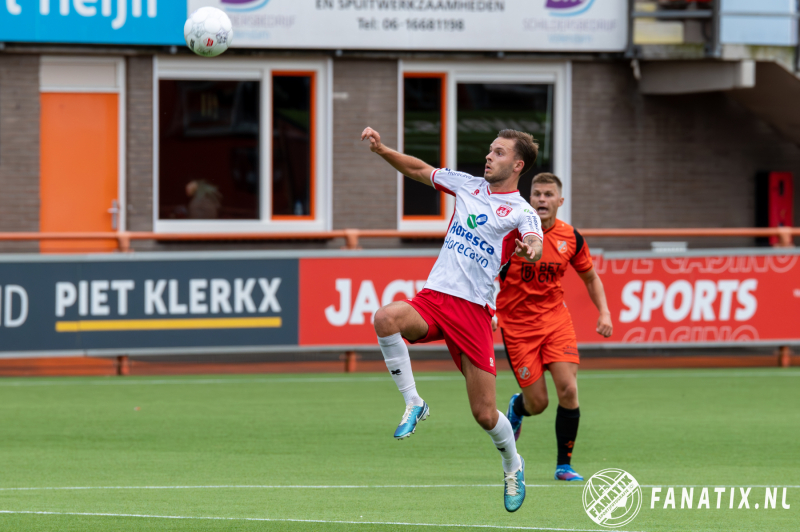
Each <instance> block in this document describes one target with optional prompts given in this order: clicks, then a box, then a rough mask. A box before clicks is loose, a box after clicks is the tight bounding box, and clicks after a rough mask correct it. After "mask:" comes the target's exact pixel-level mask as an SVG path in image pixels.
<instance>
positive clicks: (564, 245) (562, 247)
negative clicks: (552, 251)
mask: <svg viewBox="0 0 800 532" xmlns="http://www.w3.org/2000/svg"><path fill="white" fill-rule="evenodd" d="M558 252H559V253H566V252H567V243H566V242H564V241H563V240H559V241H558Z"/></svg>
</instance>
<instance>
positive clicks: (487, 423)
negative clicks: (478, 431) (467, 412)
mask: <svg viewBox="0 0 800 532" xmlns="http://www.w3.org/2000/svg"><path fill="white" fill-rule="evenodd" d="M496 413H497V410H496V409H493V408H473V409H472V417H474V418H475V421H477V422H478V425H480V426H481V427H483V429H484V430H492V429H493V428H494V426H495V425H496V424H497V420H496V419H495V418H494V416H495V415H496Z"/></svg>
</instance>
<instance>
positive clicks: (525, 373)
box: [517, 366, 531, 380]
mask: <svg viewBox="0 0 800 532" xmlns="http://www.w3.org/2000/svg"><path fill="white" fill-rule="evenodd" d="M517 373H519V378H520V379H522V380H525V379H527V378H529V377H530V376H531V370H529V369H528V368H527V367H525V366H523V367H521V368H519V371H517Z"/></svg>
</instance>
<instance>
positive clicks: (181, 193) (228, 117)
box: [158, 79, 261, 220]
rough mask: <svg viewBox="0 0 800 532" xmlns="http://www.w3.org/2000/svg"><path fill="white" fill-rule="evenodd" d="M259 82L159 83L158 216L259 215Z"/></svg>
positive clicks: (216, 217) (252, 217)
mask: <svg viewBox="0 0 800 532" xmlns="http://www.w3.org/2000/svg"><path fill="white" fill-rule="evenodd" d="M260 92H261V87H260V83H259V82H258V81H211V80H206V81H198V80H170V79H162V80H161V81H159V110H160V114H161V120H160V121H159V138H160V145H159V154H160V155H161V157H160V160H159V172H158V174H159V183H158V185H159V187H158V197H159V206H158V207H159V209H158V210H159V218H160V219H162V220H166V219H190V220H240V219H245V220H247V219H249V220H256V219H258V218H259V217H260V212H261V211H260V204H259V185H260V182H261V172H260V164H259V159H260V151H259V134H260V127H259V123H260V98H259V94H260Z"/></svg>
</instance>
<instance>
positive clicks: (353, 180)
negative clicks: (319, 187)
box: [333, 60, 397, 229]
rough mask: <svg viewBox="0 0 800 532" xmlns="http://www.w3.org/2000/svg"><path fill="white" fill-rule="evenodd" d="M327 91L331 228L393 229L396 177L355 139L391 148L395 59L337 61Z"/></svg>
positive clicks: (394, 138) (394, 136) (394, 118)
mask: <svg viewBox="0 0 800 532" xmlns="http://www.w3.org/2000/svg"><path fill="white" fill-rule="evenodd" d="M333 91H334V93H339V94H341V95H342V96H344V94H346V95H347V98H346V99H336V100H334V104H333V105H334V106H333V227H334V228H335V229H345V228H356V229H396V228H397V177H396V176H397V173H396V172H395V171H394V170H393V169H392V167H390V166H389V165H388V164H386V163H385V162H384V161H383V160H382V159H381V158H380V157H378V156H377V155H375V154H374V153H372V152H371V151H369V147H368V146H367V145H366V142H361V140H360V138H361V137H360V136H361V132H362V131H363V129H364V128H365V127H366V126H370V127H372V128H373V129H375V130H377V131H378V132H379V133H380V134H381V140H382V142H384V143H385V144H386V145H387V146H390V147H393V148H396V147H397V61H350V60H337V61H336V62H334V67H333Z"/></svg>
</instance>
